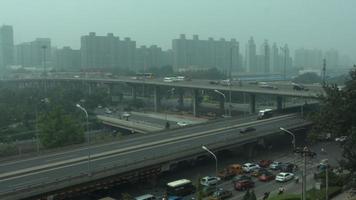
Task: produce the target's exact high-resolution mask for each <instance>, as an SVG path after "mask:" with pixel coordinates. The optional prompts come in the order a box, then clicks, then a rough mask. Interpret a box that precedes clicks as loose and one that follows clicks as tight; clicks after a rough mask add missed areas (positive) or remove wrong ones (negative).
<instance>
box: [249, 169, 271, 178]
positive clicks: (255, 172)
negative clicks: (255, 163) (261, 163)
mask: <svg viewBox="0 0 356 200" xmlns="http://www.w3.org/2000/svg"><path fill="white" fill-rule="evenodd" d="M264 173H269V171H268V170H267V169H265V168H258V169H255V170H253V171H252V172H251V176H254V177H259V176H260V175H261V174H264Z"/></svg>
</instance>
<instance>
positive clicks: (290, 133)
mask: <svg viewBox="0 0 356 200" xmlns="http://www.w3.org/2000/svg"><path fill="white" fill-rule="evenodd" d="M279 129H280V130H281V131H284V132H286V133H288V134H289V135H291V136H292V145H293V150H294V149H295V135H294V133H292V132H290V131H288V130H287V129H285V128H282V127H280V128H279Z"/></svg>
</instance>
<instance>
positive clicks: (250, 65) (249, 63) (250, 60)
mask: <svg viewBox="0 0 356 200" xmlns="http://www.w3.org/2000/svg"><path fill="white" fill-rule="evenodd" d="M245 62H246V64H245V67H246V71H247V72H249V73H257V72H258V67H257V55H256V44H255V41H254V40H253V37H251V38H250V39H249V40H248V42H247V45H246V56H245Z"/></svg>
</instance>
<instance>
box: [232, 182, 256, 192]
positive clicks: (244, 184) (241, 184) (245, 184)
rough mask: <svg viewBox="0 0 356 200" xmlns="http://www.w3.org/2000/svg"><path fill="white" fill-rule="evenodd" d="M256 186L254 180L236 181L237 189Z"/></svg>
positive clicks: (235, 186)
mask: <svg viewBox="0 0 356 200" xmlns="http://www.w3.org/2000/svg"><path fill="white" fill-rule="evenodd" d="M253 187H255V183H254V182H253V181H252V180H242V181H237V182H235V183H234V188H235V190H247V189H250V188H253Z"/></svg>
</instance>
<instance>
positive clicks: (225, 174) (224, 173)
mask: <svg viewBox="0 0 356 200" xmlns="http://www.w3.org/2000/svg"><path fill="white" fill-rule="evenodd" d="M235 175H236V173H235V172H234V171H232V170H230V168H225V169H223V170H221V171H219V172H218V177H219V178H220V179H221V180H228V179H231V178H232V177H234V176H235Z"/></svg>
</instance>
